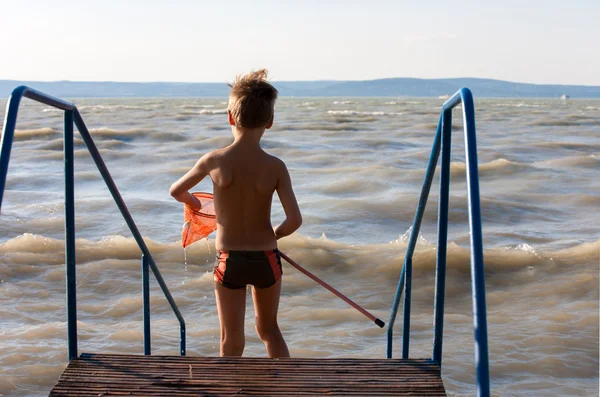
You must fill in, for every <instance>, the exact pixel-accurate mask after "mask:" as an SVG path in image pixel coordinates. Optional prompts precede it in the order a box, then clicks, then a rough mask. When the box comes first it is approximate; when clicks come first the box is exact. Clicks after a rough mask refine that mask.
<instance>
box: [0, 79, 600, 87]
mask: <svg viewBox="0 0 600 397" xmlns="http://www.w3.org/2000/svg"><path fill="white" fill-rule="evenodd" d="M467 79H470V80H489V81H500V82H504V83H511V84H527V85H539V86H549V85H550V86H579V87H598V88H600V85H593V84H589V85H588V84H564V83H527V82H521V81H510V80H502V79H498V78H488V77H436V78H423V77H381V78H377V79H360V80H353V79H346V80H335V79H316V80H270V81H272V82H273V83H312V82H332V83H347V82H371V81H381V80H438V81H439V80H467ZM0 81H14V82H35V83H116V84H228V82H227V81H222V82H219V81H164V80H163V81H160V80H154V81H119V80H34V79H11V78H9V79H0Z"/></svg>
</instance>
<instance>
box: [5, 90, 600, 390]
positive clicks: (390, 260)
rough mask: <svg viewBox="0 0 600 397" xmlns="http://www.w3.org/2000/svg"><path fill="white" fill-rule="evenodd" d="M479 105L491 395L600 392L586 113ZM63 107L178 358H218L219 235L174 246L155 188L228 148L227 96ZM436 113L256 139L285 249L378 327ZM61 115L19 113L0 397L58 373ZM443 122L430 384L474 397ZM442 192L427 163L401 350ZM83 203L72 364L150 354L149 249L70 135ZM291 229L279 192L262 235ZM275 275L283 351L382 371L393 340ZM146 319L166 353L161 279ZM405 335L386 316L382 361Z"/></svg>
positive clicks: (296, 101) (297, 107)
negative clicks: (77, 118) (285, 174)
mask: <svg viewBox="0 0 600 397" xmlns="http://www.w3.org/2000/svg"><path fill="white" fill-rule="evenodd" d="M474 96H475V108H476V126H477V149H478V160H479V176H480V187H481V212H482V221H483V243H484V261H485V281H486V294H487V320H488V334H489V358H490V378H491V391H492V394H493V395H494V396H598V392H599V377H598V373H599V370H598V368H599V359H598V358H599V277H598V276H599V271H600V177H599V175H600V172H599V171H600V139H599V137H600V100H587V99H569V100H560V99H521V98H511V99H505V98H502V99H489V98H478V96H477V92H474ZM70 100H72V101H74V102H75V104H76V105H77V106H78V108H79V110H80V112H81V114H82V116H83V119H84V120H85V122H86V123H87V126H88V127H89V129H90V133H91V135H92V137H93V139H94V142H95V144H96V145H97V147H98V148H99V150H100V153H101V154H102V156H103V158H104V161H105V162H106V165H107V167H108V169H109V171H110V172H111V174H112V177H113V178H114V180H115V183H116V184H117V186H118V187H119V189H120V192H121V195H122V197H123V198H124V200H125V202H126V203H127V206H128V208H129V211H130V212H131V214H132V216H133V218H134V220H135V222H136V224H137V226H138V228H139V230H140V231H141V233H142V235H143V236H144V239H145V241H146V242H147V244H148V246H149V248H150V251H151V253H152V255H153V257H154V259H155V261H156V263H157V265H158V267H159V269H160V271H161V272H162V275H163V277H164V279H165V281H166V283H167V285H168V287H169V289H170V291H171V293H172V294H173V297H174V299H175V301H176V303H177V305H178V307H179V309H180V310H181V313H182V315H183V317H184V318H185V321H186V324H187V330H188V332H187V338H188V341H187V349H188V354H189V355H195V356H216V355H218V353H219V322H218V317H217V312H216V307H215V297H214V290H213V276H212V269H213V265H214V262H215V247H214V235H211V236H209V238H208V239H206V240H201V241H198V242H196V243H194V244H193V245H191V246H189V247H187V248H186V250H185V251H184V249H183V248H182V246H181V231H182V224H183V207H182V205H181V204H180V203H178V202H176V201H175V200H174V199H172V198H171V197H170V195H169V187H170V185H171V184H172V183H173V182H174V181H176V180H177V179H178V178H179V177H181V176H182V175H183V174H184V173H185V172H186V171H187V170H189V169H190V168H191V167H192V166H193V165H194V163H195V162H196V161H197V160H198V158H199V157H200V156H202V155H203V154H204V153H207V152H208V151H211V150H214V149H217V148H222V147H225V146H227V145H229V144H231V143H232V141H233V138H232V134H231V130H230V127H229V125H228V123H227V114H226V112H227V110H226V108H227V102H226V101H227V98H135V99H133V98H114V99H90V98H79V99H78V98H71V99H70ZM443 102H444V99H439V98H403V97H385V98H289V97H284V98H280V99H279V100H278V102H277V106H276V116H275V124H274V126H273V128H271V129H270V130H268V131H267V132H266V133H265V135H264V137H263V140H262V146H263V148H264V150H265V151H267V152H268V153H271V154H273V155H275V156H278V157H280V158H281V159H283V160H284V161H285V162H286V164H287V167H288V169H289V171H290V175H291V178H292V182H293V186H294V190H295V193H296V196H297V199H298V202H299V205H300V208H301V211H302V215H303V218H304V224H303V225H302V227H301V228H300V229H299V230H298V231H297V232H296V233H295V234H293V235H292V236H290V237H287V238H284V239H282V240H280V241H279V248H280V249H281V251H283V252H285V253H286V254H288V255H289V256H290V257H291V258H293V259H294V260H295V261H296V262H298V263H299V264H300V265H301V266H303V267H304V268H306V269H307V270H309V271H310V272H312V273H314V274H315V275H316V276H317V277H319V278H321V279H322V280H324V281H325V282H327V283H329V284H330V285H331V286H333V287H335V288H337V289H338V290H339V291H340V292H342V293H343V294H345V295H347V296H348V297H349V298H351V299H352V300H354V301H355V302H356V303H357V304H359V305H361V306H362V307H364V308H365V309H366V310H368V311H370V312H372V313H373V314H374V315H375V316H377V317H379V318H381V319H382V320H383V321H385V322H387V321H388V319H389V317H390V314H391V308H392V302H393V298H394V295H395V292H396V286H397V284H398V279H399V276H400V271H401V268H402V264H403V261H404V257H405V252H406V248H407V245H408V239H409V236H410V232H411V226H412V223H413V218H414V215H415V210H416V207H417V202H418V199H419V194H420V191H421V187H422V184H423V179H424V175H425V169H426V166H427V163H428V161H429V156H430V153H431V147H432V143H433V138H434V134H435V130H436V124H437V121H438V119H439V113H440V110H441V106H442V104H443ZM5 107H6V99H5V100H3V101H1V102H0V108H1V109H2V110H0V111H2V112H3V111H4V109H5ZM0 117H1V118H2V119H4V113H1V114H0ZM62 117H63V114H62V112H61V111H58V110H56V109H53V108H51V107H49V106H46V105H42V104H38V103H34V102H32V101H30V100H27V99H24V100H23V102H22V105H21V109H20V112H19V119H18V124H17V131H16V135H15V142H14V145H13V150H12V155H11V159H10V165H9V171H8V178H7V184H6V191H5V195H4V202H3V203H2V209H1V214H0V395H1V396H43V395H47V394H48V393H49V391H50V389H51V388H52V386H53V385H54V383H55V382H56V381H57V379H58V377H59V376H60V374H61V372H62V371H63V369H64V368H65V366H66V365H67V330H66V305H65V264H64V262H65V253H64V251H65V247H64V245H65V244H64V241H65V237H64V234H65V231H64V215H63V213H64V176H63V153H62V150H63V139H62V126H63V118H62ZM452 123H453V126H454V128H453V140H452V145H453V152H452V158H451V161H452V163H451V171H450V176H451V188H450V196H451V199H450V214H449V219H450V225H449V232H448V233H449V235H448V237H449V238H448V240H449V243H448V261H447V266H448V274H447V282H446V305H445V322H444V341H443V358H442V378H443V382H444V385H445V387H446V389H447V391H448V394H449V395H450V396H472V395H475V393H476V375H475V366H474V362H475V357H474V330H473V319H472V300H471V274H470V254H469V236H470V235H469V220H468V208H469V207H468V203H467V193H466V180H465V154H464V134H463V123H462V113H461V110H460V107H459V108H457V109H456V110H455V111H454V113H453V122H452ZM438 168H439V167H438ZM194 190H195V191H208V192H210V191H211V190H212V185H211V182H210V180H204V181H202V182H201V183H200V184H198V186H197V187H196V188H195V189H194ZM438 197H439V169H438V172H436V178H435V180H434V183H433V186H432V188H431V195H430V198H429V201H428V203H427V209H426V211H425V214H424V217H423V224H422V227H421V231H420V234H419V237H418V244H417V246H416V251H415V255H414V260H413V267H414V269H413V280H412V317H411V329H410V338H411V339H410V340H411V345H410V357H411V358H428V357H431V354H432V337H433V300H434V293H435V286H434V284H435V258H436V251H437V213H438V212H437V204H438ZM75 198H76V210H75V211H76V226H77V228H76V239H77V240H76V245H77V246H76V263H77V309H78V330H79V335H78V336H79V352H80V353H81V352H91V353H101V352H106V353H108V352H111V353H133V354H142V353H143V342H142V340H143V331H142V294H141V286H142V281H141V253H140V250H139V249H138V247H137V244H136V242H135V240H134V239H133V237H132V235H131V233H130V231H129V229H128V227H127V225H126V223H125V222H124V220H123V218H122V217H121V215H120V213H119V211H118V209H117V207H116V205H115V203H114V201H113V199H112V197H111V195H110V193H109V191H108V189H107V188H106V186H105V184H104V182H103V180H102V178H101V177H100V174H99V172H98V170H97V169H96V167H95V165H94V163H93V161H92V159H91V157H90V155H89V153H88V151H87V149H86V146H85V144H84V143H83V141H82V140H81V139H80V137H79V135H78V133H76V134H75ZM240 200H243V197H240ZM283 217H284V215H283V210H282V208H281V205H280V203H279V201H278V199H277V197H275V199H274V203H273V213H272V220H273V224H274V225H276V224H278V222H281V221H282V219H283ZM283 273H284V276H283V290H282V298H281V304H280V310H279V322H280V327H281V329H282V332H283V335H284V337H285V339H286V341H287V343H288V346H289V348H290V352H291V354H292V356H295V357H353V358H385V355H386V330H385V329H380V328H378V327H377V326H376V325H375V324H373V323H372V322H371V321H369V320H368V319H367V318H365V317H364V316H363V315H362V314H360V313H359V312H358V311H356V310H355V309H353V308H352V307H350V306H348V305H347V304H346V303H345V302H344V301H342V300H341V299H338V298H337V297H335V296H334V295H333V294H332V293H331V292H329V291H328V290H326V289H324V288H323V287H321V286H320V285H319V284H317V283H315V282H314V281H313V280H311V279H309V278H308V277H306V276H305V275H304V274H302V273H301V272H299V271H297V270H296V269H295V268H293V267H291V266H289V265H288V264H286V263H285V262H284V265H283ZM247 304H248V307H247V311H246V339H247V343H246V350H245V352H244V354H245V355H246V356H251V357H261V356H265V355H266V352H265V348H264V345H263V344H262V343H261V341H260V339H259V338H258V337H257V335H256V332H255V330H254V311H253V308H252V302H251V297H250V294H249V295H248V300H247ZM401 310H402V309H401ZM151 313H152V317H151V318H152V351H153V353H154V354H165V355H177V354H178V352H179V348H178V346H179V326H178V322H177V320H176V318H175V316H174V314H173V312H172V311H171V308H170V307H169V305H168V303H167V302H166V300H165V298H164V296H163V294H162V292H161V291H160V288H159V287H158V284H157V283H156V282H155V281H154V279H153V280H152V282H151ZM401 337H402V315H401V311H400V313H399V315H398V321H397V323H396V326H395V328H394V342H395V343H394V345H393V346H394V350H393V355H394V357H396V358H399V357H400V355H401V345H402V344H401Z"/></svg>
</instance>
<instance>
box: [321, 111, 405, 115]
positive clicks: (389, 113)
mask: <svg viewBox="0 0 600 397" xmlns="http://www.w3.org/2000/svg"><path fill="white" fill-rule="evenodd" d="M327 114H332V115H336V116H400V115H403V114H404V113H403V112H381V111H374V112H361V111H358V110H328V111H327Z"/></svg>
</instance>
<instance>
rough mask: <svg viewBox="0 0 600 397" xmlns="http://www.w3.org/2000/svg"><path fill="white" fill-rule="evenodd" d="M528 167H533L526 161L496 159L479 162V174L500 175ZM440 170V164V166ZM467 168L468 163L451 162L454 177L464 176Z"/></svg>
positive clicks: (513, 172)
mask: <svg viewBox="0 0 600 397" xmlns="http://www.w3.org/2000/svg"><path fill="white" fill-rule="evenodd" d="M526 169H533V167H532V166H531V165H528V164H525V163H519V162H517V161H510V160H507V159H503V158H500V159H496V160H492V161H490V162H489V163H480V164H479V175H480V176H498V175H512V174H516V173H519V172H522V171H524V170H526ZM438 170H439V166H438ZM466 170H467V165H466V163H463V162H458V161H453V162H451V163H450V175H451V176H452V177H464V176H465V173H466Z"/></svg>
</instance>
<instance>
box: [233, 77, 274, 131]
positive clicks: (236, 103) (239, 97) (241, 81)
mask: <svg viewBox="0 0 600 397" xmlns="http://www.w3.org/2000/svg"><path fill="white" fill-rule="evenodd" d="M229 86H230V87H231V92H230V93H229V106H228V111H229V116H230V120H229V121H230V123H232V122H233V124H232V125H235V126H236V127H238V128H260V127H266V128H268V127H270V126H271V124H272V122H273V115H274V112H275V100H276V99H277V89H275V87H273V86H272V85H271V83H269V82H268V81H267V70H266V69H260V70H257V71H252V72H250V73H248V74H246V75H244V76H237V77H236V79H235V82H234V83H233V84H229Z"/></svg>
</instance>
